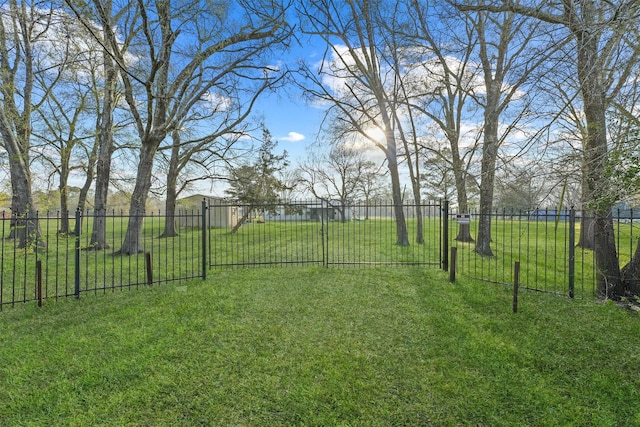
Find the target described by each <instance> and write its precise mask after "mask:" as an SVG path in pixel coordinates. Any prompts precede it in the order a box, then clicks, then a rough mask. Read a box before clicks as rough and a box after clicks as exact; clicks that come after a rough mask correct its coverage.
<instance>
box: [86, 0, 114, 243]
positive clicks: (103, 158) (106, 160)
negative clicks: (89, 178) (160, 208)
mask: <svg viewBox="0 0 640 427" xmlns="http://www.w3.org/2000/svg"><path fill="white" fill-rule="evenodd" d="M105 14H106V15H105V16H109V17H110V16H111V1H107V2H105ZM104 35H105V39H107V36H108V31H107V30H106V29H105V30H104ZM102 57H103V61H104V72H105V87H104V95H103V105H102V114H101V116H100V119H99V120H100V123H99V126H98V144H99V148H98V160H97V163H96V194H95V201H94V204H93V230H92V231H91V240H90V244H89V248H91V249H94V250H102V249H108V248H109V244H108V243H107V198H108V195H109V180H110V178H111V157H112V155H113V148H114V147H113V109H114V108H115V95H116V77H117V76H116V68H115V64H114V61H113V59H112V58H111V55H110V54H109V52H107V51H104V52H103V54H102Z"/></svg>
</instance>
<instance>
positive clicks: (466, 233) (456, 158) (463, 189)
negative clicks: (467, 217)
mask: <svg viewBox="0 0 640 427" xmlns="http://www.w3.org/2000/svg"><path fill="white" fill-rule="evenodd" d="M451 153H452V157H453V162H452V163H453V176H454V179H455V181H456V193H457V195H458V213H460V214H468V213H469V201H468V199H467V182H466V180H465V175H466V173H465V171H464V170H463V168H462V160H461V159H460V151H459V150H458V144H457V143H455V144H454V143H453V142H452V143H451ZM456 241H458V242H468V243H473V242H474V241H475V240H473V238H472V237H471V225H470V224H460V225H459V226H458V235H457V236H456Z"/></svg>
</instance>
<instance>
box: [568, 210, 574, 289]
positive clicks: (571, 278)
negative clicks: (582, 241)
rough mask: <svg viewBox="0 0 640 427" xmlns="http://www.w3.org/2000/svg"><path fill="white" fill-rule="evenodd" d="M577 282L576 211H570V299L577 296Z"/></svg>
mask: <svg viewBox="0 0 640 427" xmlns="http://www.w3.org/2000/svg"><path fill="white" fill-rule="evenodd" d="M575 280H576V211H575V209H574V208H573V207H571V210H570V211H569V298H573V297H574V294H575Z"/></svg>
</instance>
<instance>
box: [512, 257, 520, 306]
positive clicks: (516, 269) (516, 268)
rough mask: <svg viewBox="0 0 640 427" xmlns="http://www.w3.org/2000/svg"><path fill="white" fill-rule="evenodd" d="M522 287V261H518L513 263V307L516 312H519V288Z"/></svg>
mask: <svg viewBox="0 0 640 427" xmlns="http://www.w3.org/2000/svg"><path fill="white" fill-rule="evenodd" d="M519 288H520V261H516V262H515V263H514V265H513V309H512V311H513V312H514V313H517V312H518V289H519Z"/></svg>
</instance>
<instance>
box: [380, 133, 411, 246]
mask: <svg viewBox="0 0 640 427" xmlns="http://www.w3.org/2000/svg"><path fill="white" fill-rule="evenodd" d="M385 136H386V140H387V164H388V167H389V174H390V175H391V196H392V198H393V211H394V216H395V219H396V244H397V245H398V246H409V234H408V232H407V222H406V220H405V217H404V209H403V206H402V203H403V200H402V192H401V187H400V175H399V173H398V157H397V148H396V138H395V135H394V134H393V130H391V129H389V128H387V129H386V130H385Z"/></svg>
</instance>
